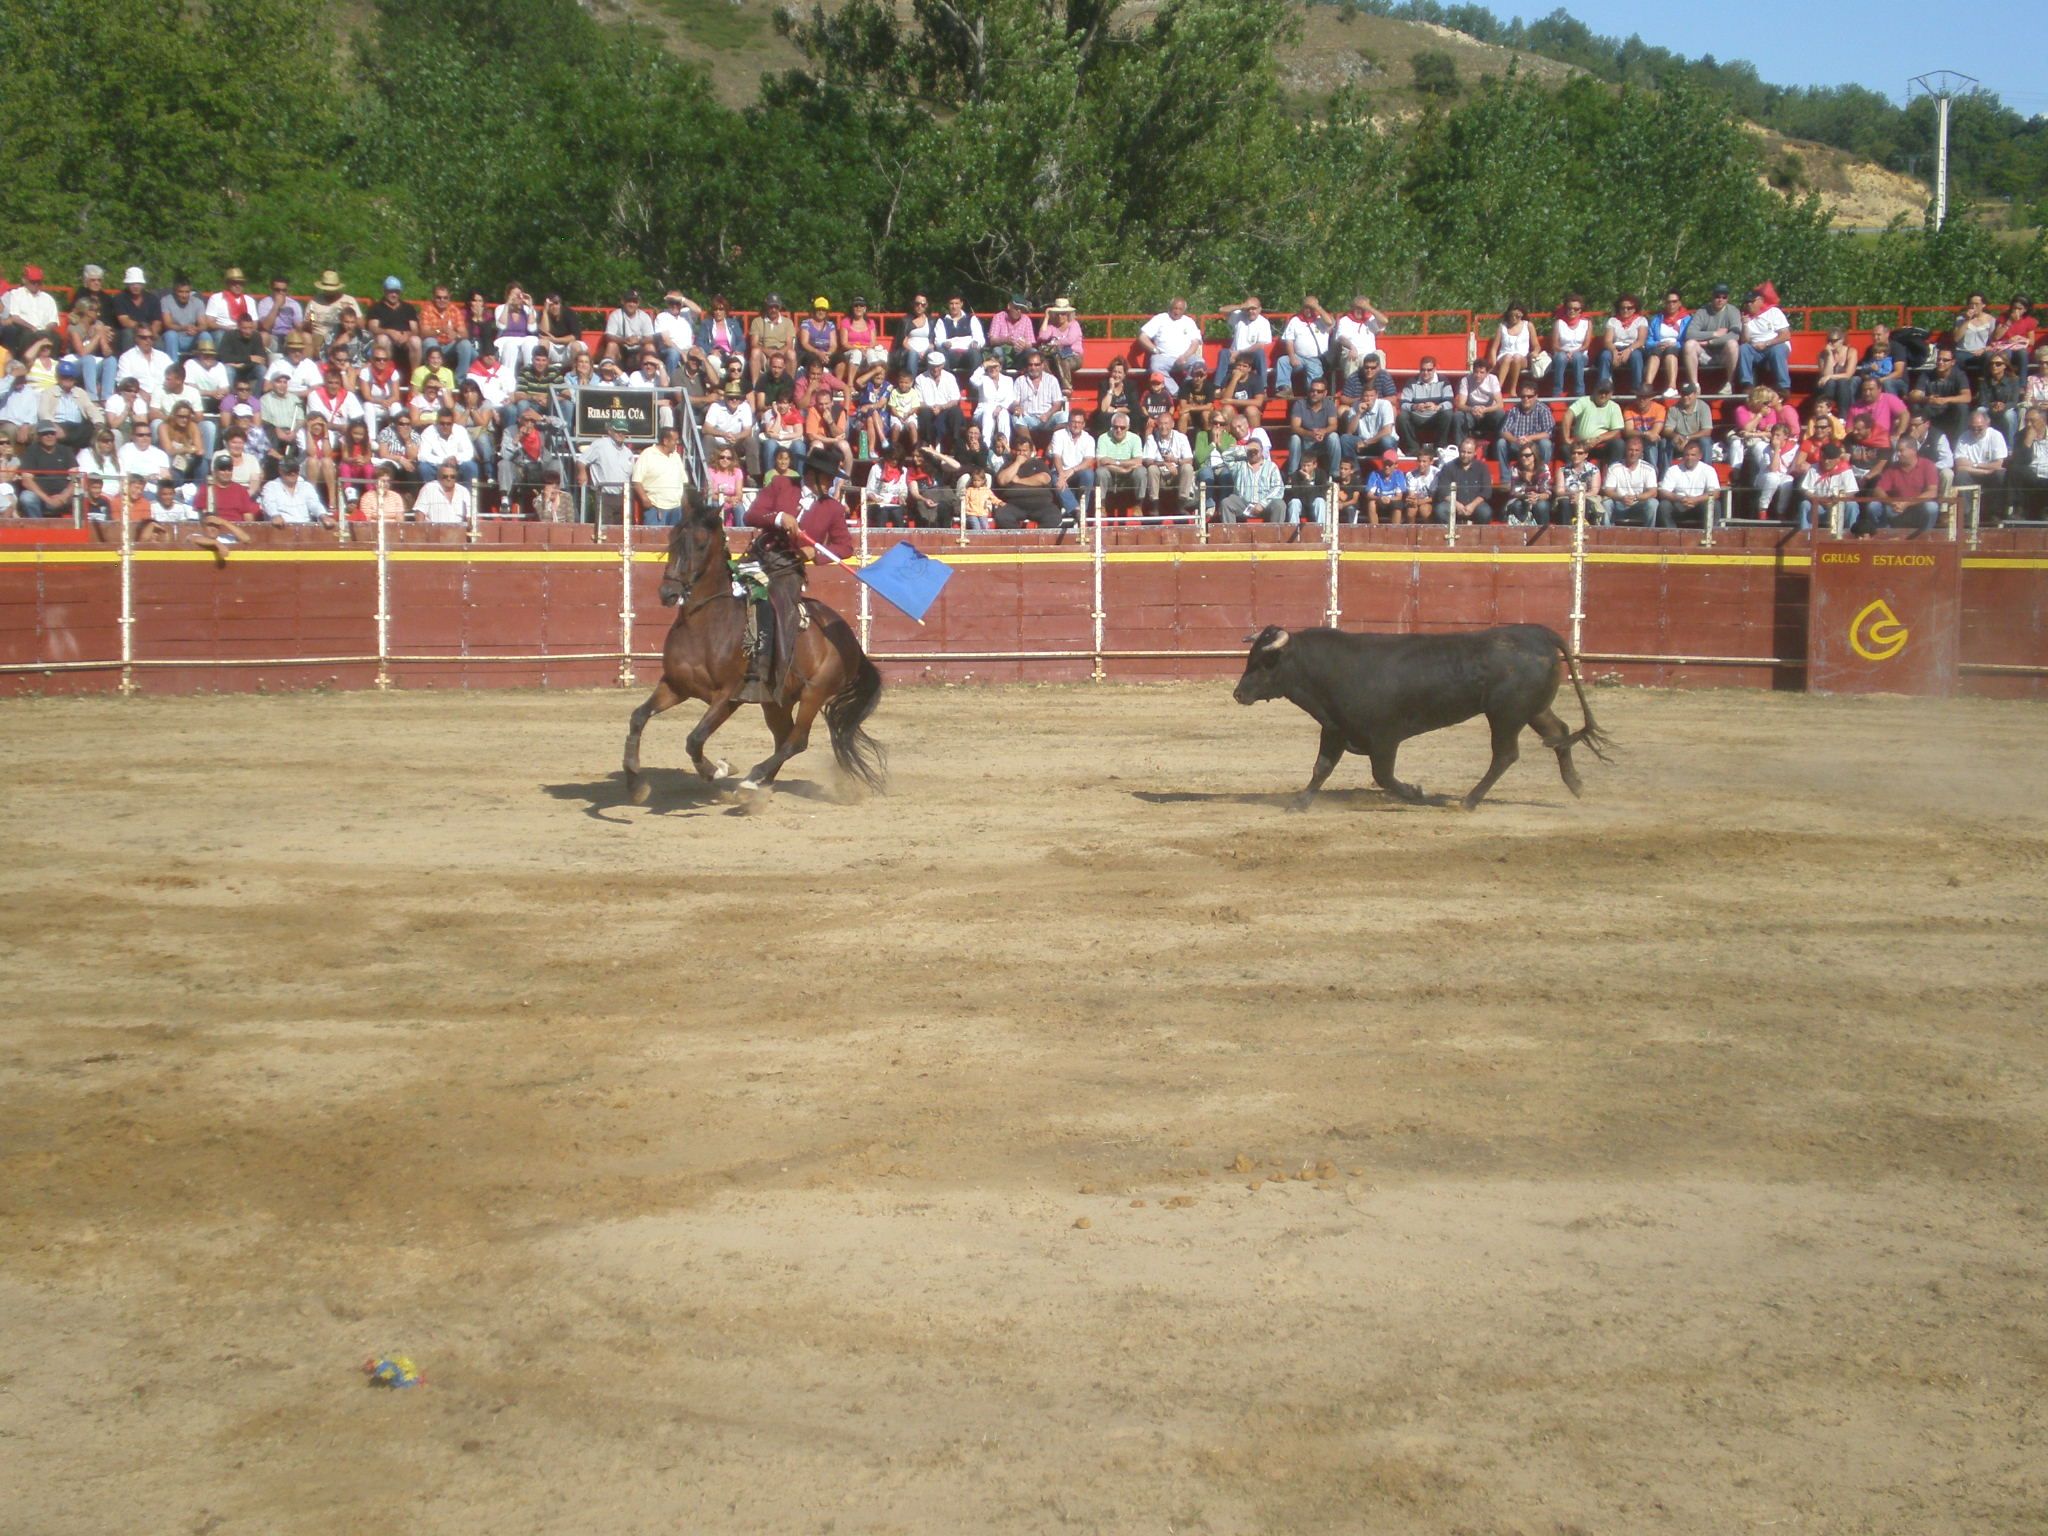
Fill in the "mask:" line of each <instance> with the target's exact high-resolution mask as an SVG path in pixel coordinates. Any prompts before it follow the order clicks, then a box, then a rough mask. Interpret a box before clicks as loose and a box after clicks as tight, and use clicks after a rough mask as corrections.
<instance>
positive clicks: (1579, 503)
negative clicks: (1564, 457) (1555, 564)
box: [1572, 490, 1586, 656]
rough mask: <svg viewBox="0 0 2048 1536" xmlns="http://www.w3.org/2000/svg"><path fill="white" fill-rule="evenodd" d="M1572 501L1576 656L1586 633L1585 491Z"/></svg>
mask: <svg viewBox="0 0 2048 1536" xmlns="http://www.w3.org/2000/svg"><path fill="white" fill-rule="evenodd" d="M1572 501H1573V510H1572V654H1573V655H1574V656H1576V655H1578V654H1579V646H1580V644H1581V642H1582V641H1583V640H1584V639H1585V633H1586V493H1585V491H1584V490H1580V491H1578V492H1577V493H1575V494H1574V496H1573V497H1572Z"/></svg>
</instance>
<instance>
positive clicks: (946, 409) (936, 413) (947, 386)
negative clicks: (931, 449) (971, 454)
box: [917, 347, 965, 453]
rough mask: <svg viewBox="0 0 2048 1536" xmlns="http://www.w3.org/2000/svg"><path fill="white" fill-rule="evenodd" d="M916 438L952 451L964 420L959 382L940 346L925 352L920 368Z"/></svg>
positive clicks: (942, 449)
mask: <svg viewBox="0 0 2048 1536" xmlns="http://www.w3.org/2000/svg"><path fill="white" fill-rule="evenodd" d="M917 398H918V399H919V400H920V401H921V402H923V403H922V404H921V405H919V407H918V410H917V440H918V441H919V442H920V443H924V444H926V445H928V446H929V445H936V446H937V447H938V448H939V449H940V451H941V452H944V453H952V452H953V451H954V449H955V446H956V445H957V444H958V443H959V441H960V433H961V431H962V429H963V427H964V426H965V422H964V421H963V420H962V418H961V415H960V381H959V380H958V379H956V378H954V377H953V373H952V370H951V369H949V368H948V367H947V366H946V354H945V353H944V352H943V351H942V350H940V349H939V348H937V347H934V348H933V349H932V350H931V351H929V352H927V353H925V355H924V367H922V368H921V369H919V370H918V375H917Z"/></svg>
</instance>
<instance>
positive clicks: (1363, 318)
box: [1337, 293, 1387, 375]
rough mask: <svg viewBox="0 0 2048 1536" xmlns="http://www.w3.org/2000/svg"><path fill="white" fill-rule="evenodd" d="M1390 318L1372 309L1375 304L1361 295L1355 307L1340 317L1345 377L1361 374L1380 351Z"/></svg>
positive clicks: (1339, 351)
mask: <svg viewBox="0 0 2048 1536" xmlns="http://www.w3.org/2000/svg"><path fill="white" fill-rule="evenodd" d="M1386 328H1387V317H1386V316H1385V315H1383V314H1381V313H1380V312H1379V311H1378V310H1376V309H1374V308H1373V307H1372V300H1371V299H1368V298H1367V297H1366V296H1365V295H1364V294H1362V293H1361V294H1359V295H1358V296H1357V297H1356V298H1354V299H1353V300H1352V301H1351V307H1350V308H1349V309H1348V310H1346V311H1345V312H1344V313H1343V314H1341V315H1339V316H1338V317H1337V360H1338V363H1339V365H1340V366H1341V367H1342V368H1343V370H1344V372H1345V374H1347V375H1349V374H1353V373H1356V372H1357V371H1358V368H1359V365H1360V364H1361V363H1363V362H1364V361H1365V360H1366V358H1367V357H1368V356H1370V355H1371V354H1373V353H1375V352H1377V351H1379V349H1380V342H1379V336H1380V332H1381V331H1383V330H1385V329H1386Z"/></svg>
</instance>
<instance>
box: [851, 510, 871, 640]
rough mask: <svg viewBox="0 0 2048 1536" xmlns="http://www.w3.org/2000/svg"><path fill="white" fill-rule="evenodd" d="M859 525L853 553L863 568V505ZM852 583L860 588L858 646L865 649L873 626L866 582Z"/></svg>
mask: <svg viewBox="0 0 2048 1536" xmlns="http://www.w3.org/2000/svg"><path fill="white" fill-rule="evenodd" d="M859 527H860V547H859V549H857V550H856V551H855V553H856V554H857V555H858V556H859V557H860V563H861V567H862V568H863V569H865V568H866V567H867V563H868V513H867V508H865V507H863V508H861V513H860V523H859ZM854 585H855V586H857V587H859V588H860V648H861V649H862V650H866V649H867V648H868V635H869V632H870V630H872V629H873V627H874V623H873V619H872V618H871V616H870V614H869V611H868V584H867V583H866V582H864V581H857V582H855V583H854Z"/></svg>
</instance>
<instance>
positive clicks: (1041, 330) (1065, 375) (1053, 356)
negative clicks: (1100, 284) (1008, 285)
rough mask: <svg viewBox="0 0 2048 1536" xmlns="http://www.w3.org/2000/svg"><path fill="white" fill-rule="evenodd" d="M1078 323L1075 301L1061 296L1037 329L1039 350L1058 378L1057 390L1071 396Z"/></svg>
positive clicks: (1077, 352) (1079, 346)
mask: <svg viewBox="0 0 2048 1536" xmlns="http://www.w3.org/2000/svg"><path fill="white" fill-rule="evenodd" d="M1082 340H1083V338H1082V335H1081V322H1080V321H1079V320H1077V319H1075V318H1074V301H1073V300H1072V299H1070V298H1068V297H1066V295H1064V294H1062V295H1061V296H1060V297H1059V298H1056V299H1054V300H1053V301H1052V307H1051V308H1049V309H1048V310H1046V312H1045V319H1044V321H1043V322H1041V323H1040V325H1039V327H1038V347H1039V350H1040V351H1041V352H1043V353H1044V354H1045V358H1046V361H1047V362H1048V363H1050V364H1051V365H1052V370H1053V372H1055V373H1057V374H1058V375H1059V377H1060V388H1062V389H1064V390H1065V391H1067V393H1069V394H1072V393H1073V391H1074V370H1075V369H1077V368H1079V367H1080V366H1081V354H1082Z"/></svg>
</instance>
